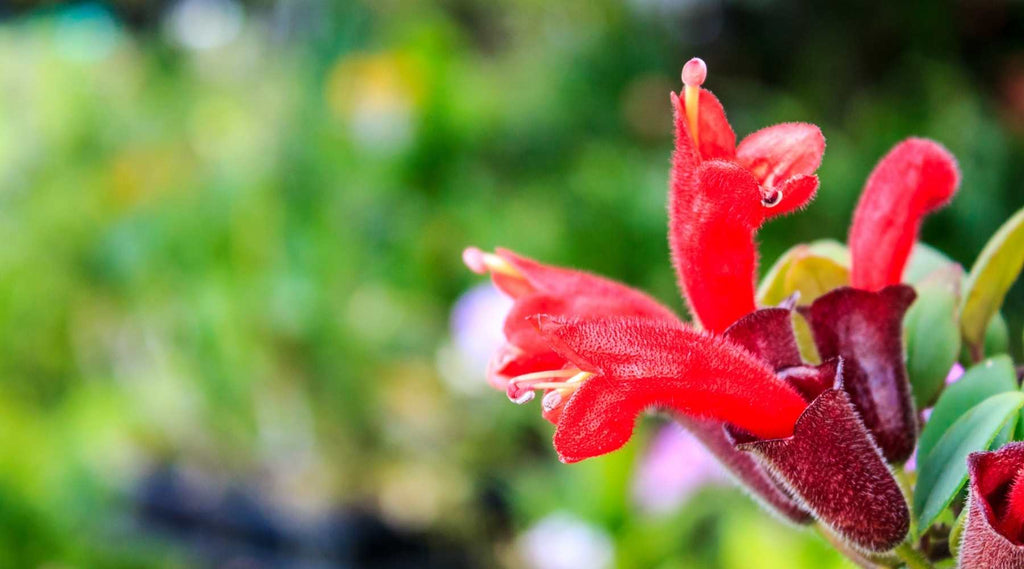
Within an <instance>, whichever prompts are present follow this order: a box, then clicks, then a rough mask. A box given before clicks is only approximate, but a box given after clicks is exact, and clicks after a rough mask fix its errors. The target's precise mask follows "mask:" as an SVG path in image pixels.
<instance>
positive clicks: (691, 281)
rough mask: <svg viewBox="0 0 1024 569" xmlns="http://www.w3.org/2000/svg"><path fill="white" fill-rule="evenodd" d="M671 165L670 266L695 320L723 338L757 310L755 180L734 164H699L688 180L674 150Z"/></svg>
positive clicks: (759, 211) (759, 215)
mask: <svg viewBox="0 0 1024 569" xmlns="http://www.w3.org/2000/svg"><path fill="white" fill-rule="evenodd" d="M674 160H675V165H676V167H674V168H673V171H672V182H671V188H670V191H669V245H670V247H671V249H672V262H673V265H674V266H675V268H676V274H677V275H678V277H679V283H680V287H681V288H682V289H683V292H684V295H685V296H686V299H687V301H688V302H689V305H690V309H691V312H692V313H693V316H694V319H695V320H696V321H698V322H699V323H700V324H701V325H703V326H704V327H705V328H707V329H708V330H710V331H712V332H722V331H723V330H725V329H726V328H728V327H729V325H730V324H732V323H733V322H735V321H736V320H737V319H738V318H740V317H741V316H743V315H744V314H747V313H749V312H752V311H753V310H754V309H755V308H756V305H755V303H754V274H755V270H756V265H757V253H756V250H755V248H754V232H755V231H756V230H757V228H758V227H759V226H760V225H761V222H762V221H763V219H764V206H763V205H762V203H761V191H760V188H759V186H758V184H757V180H755V179H754V177H753V176H751V175H750V173H749V172H747V171H746V170H744V169H743V168H741V167H739V166H737V165H736V164H732V163H728V162H721V161H711V162H704V163H703V164H702V165H701V166H700V167H699V168H698V169H697V172H696V175H695V176H690V175H689V174H688V172H686V171H685V161H686V160H687V158H686V152H685V151H680V150H679V149H677V151H676V153H675V157H674ZM681 164H682V166H680V165H681Z"/></svg>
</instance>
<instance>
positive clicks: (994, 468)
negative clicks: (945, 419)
mask: <svg viewBox="0 0 1024 569" xmlns="http://www.w3.org/2000/svg"><path fill="white" fill-rule="evenodd" d="M967 467H968V471H969V472H970V484H969V486H968V488H969V492H970V494H969V499H968V505H967V507H968V508H969V510H968V512H967V523H966V524H965V526H964V533H963V536H962V537H961V541H960V565H959V566H960V567H972V568H974V567H978V568H982V569H984V568H992V569H1002V568H1009V567H1024V545H1021V541H1020V536H1019V535H1016V536H1007V535H1006V534H1005V531H1004V529H1003V528H1004V524H1005V519H1004V518H1005V517H1006V516H1007V514H1010V512H1008V511H1007V510H1008V504H1007V503H1006V502H1007V500H1008V496H1007V494H1008V493H1009V491H1010V489H1011V487H1012V485H1013V482H1014V479H1015V478H1016V477H1017V476H1018V474H1019V473H1020V470H1021V467H1024V443H1019V442H1018V443H1010V444H1008V445H1006V446H1004V447H1002V448H1000V449H999V450H997V451H992V452H976V453H973V454H971V455H970V456H969V457H968V458H967ZM1011 515H1013V514H1011Z"/></svg>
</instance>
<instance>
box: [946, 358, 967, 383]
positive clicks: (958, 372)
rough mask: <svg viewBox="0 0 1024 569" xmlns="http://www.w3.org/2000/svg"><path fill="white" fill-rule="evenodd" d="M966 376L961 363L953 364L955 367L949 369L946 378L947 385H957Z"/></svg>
mask: <svg viewBox="0 0 1024 569" xmlns="http://www.w3.org/2000/svg"><path fill="white" fill-rule="evenodd" d="M963 375H964V366H962V365H960V362H956V363H954V364H953V367H951V368H949V375H947V376H946V385H950V384H953V383H956V382H957V381H958V380H959V379H960V378H961V377H963Z"/></svg>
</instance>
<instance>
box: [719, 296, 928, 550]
mask: <svg viewBox="0 0 1024 569" xmlns="http://www.w3.org/2000/svg"><path fill="white" fill-rule="evenodd" d="M725 335H726V336H727V337H729V338H730V339H732V340H733V341H734V342H736V343H738V344H740V345H742V346H744V347H745V348H747V349H748V350H749V351H750V352H752V353H754V354H755V355H757V356H758V357H759V358H760V359H762V360H764V361H766V362H770V363H771V365H772V366H773V367H774V368H775V370H776V373H777V374H778V376H779V377H780V378H782V379H784V380H785V381H786V382H787V383H789V384H790V385H791V386H792V387H793V388H795V389H796V390H797V391H798V392H800V394H801V395H802V396H803V397H804V398H805V399H806V400H807V401H808V402H810V405H809V406H808V407H807V409H806V410H805V411H804V412H803V414H802V415H801V416H800V419H798V420H797V423H796V426H795V427H794V433H793V436H791V437H788V438H785V439H776V440H771V441H769V440H763V439H759V438H758V437H753V436H750V435H749V434H747V433H742V432H739V431H737V430H736V429H735V428H734V427H733V426H727V427H726V431H727V432H728V434H730V435H731V436H730V439H729V440H730V442H733V443H734V444H736V443H738V444H736V447H735V448H738V449H740V450H743V451H746V452H749V453H751V454H752V455H753V456H756V457H757V459H758V461H759V463H760V464H761V466H762V468H764V469H765V470H766V471H767V472H768V473H769V474H770V475H771V478H772V480H773V481H774V482H775V484H776V485H777V486H778V487H779V488H780V489H781V491H783V492H784V494H785V495H786V496H788V497H791V499H793V500H795V501H796V503H797V504H798V505H799V507H800V508H801V509H802V510H809V511H810V512H811V513H813V515H814V517H815V518H817V519H818V520H819V521H820V522H821V523H822V524H824V525H825V527H827V528H829V529H830V531H832V532H833V533H835V534H837V535H839V536H841V537H842V538H843V540H844V541H845V542H848V543H852V544H854V545H856V546H857V547H858V548H860V549H862V550H868V551H886V550H888V549H891V548H892V547H893V546H895V545H896V544H898V543H899V542H900V541H901V540H902V539H903V537H904V536H905V535H906V533H907V531H908V528H909V520H910V513H909V510H908V508H907V504H906V501H905V500H904V499H903V494H902V493H901V492H900V489H899V486H898V484H897V483H896V481H895V479H894V478H893V477H892V473H891V472H890V471H889V469H888V467H887V466H886V464H885V462H884V460H883V457H882V453H881V452H880V450H879V448H878V447H877V446H876V445H875V443H874V441H873V437H872V435H871V434H870V433H869V432H868V430H867V428H866V427H865V425H864V422H863V421H862V420H861V417H860V414H859V413H858V412H857V410H856V409H855V408H854V406H853V404H852V402H851V401H850V397H849V395H848V394H847V393H846V392H845V389H847V388H846V386H844V381H845V378H846V377H847V376H846V370H847V369H848V366H847V365H846V362H845V360H843V359H841V358H838V357H836V358H832V359H829V360H826V361H825V362H824V363H823V364H822V365H820V366H816V367H814V366H808V365H805V364H804V363H803V362H802V361H801V359H800V352H799V349H798V347H797V341H796V335H795V333H794V330H793V324H792V310H791V309H788V308H764V309H761V310H758V311H756V312H753V313H751V314H748V315H747V316H744V317H743V318H741V319H740V320H739V321H737V322H736V323H735V324H733V325H732V326H731V327H730V328H729V329H728V330H726V332H725Z"/></svg>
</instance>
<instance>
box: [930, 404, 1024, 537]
mask: <svg viewBox="0 0 1024 569" xmlns="http://www.w3.org/2000/svg"><path fill="white" fill-rule="evenodd" d="M1022 406H1024V393H1021V392H1019V391H1013V392H1009V393H1000V394H999V395H993V396H992V397H989V398H988V399H986V400H985V401H982V402H981V403H980V404H978V405H976V406H974V407H973V408H972V409H971V410H970V411H968V412H967V413H966V414H965V415H963V416H962V417H960V418H959V419H957V421H956V422H955V423H953V426H952V427H950V428H949V430H948V431H946V434H945V435H943V436H942V438H941V439H939V442H938V443H937V444H936V445H935V447H934V448H933V449H932V451H931V452H930V453H929V454H928V455H927V456H925V457H924V460H923V461H921V462H920V467H921V470H920V475H919V476H918V479H917V487H916V488H915V489H914V513H915V514H917V516H918V519H919V520H920V523H919V526H918V527H919V528H920V531H921V532H924V531H926V530H927V529H928V527H929V526H931V525H932V522H934V521H935V518H937V517H938V516H939V514H941V513H942V511H943V510H945V509H946V507H947V506H948V505H949V503H950V501H951V500H952V499H953V497H954V496H955V495H956V493H957V492H959V491H960V488H961V487H963V485H964V482H965V481H966V480H967V455H969V454H971V453H972V452H976V451H980V450H985V449H987V448H989V445H990V444H991V443H992V441H993V440H994V439H995V438H996V436H997V435H998V434H999V431H1001V430H1002V429H1003V427H1004V426H1005V425H1006V422H1007V421H1008V420H1010V418H1011V417H1016V413H1017V412H1018V411H1019V410H1020V408H1021V407H1022Z"/></svg>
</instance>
